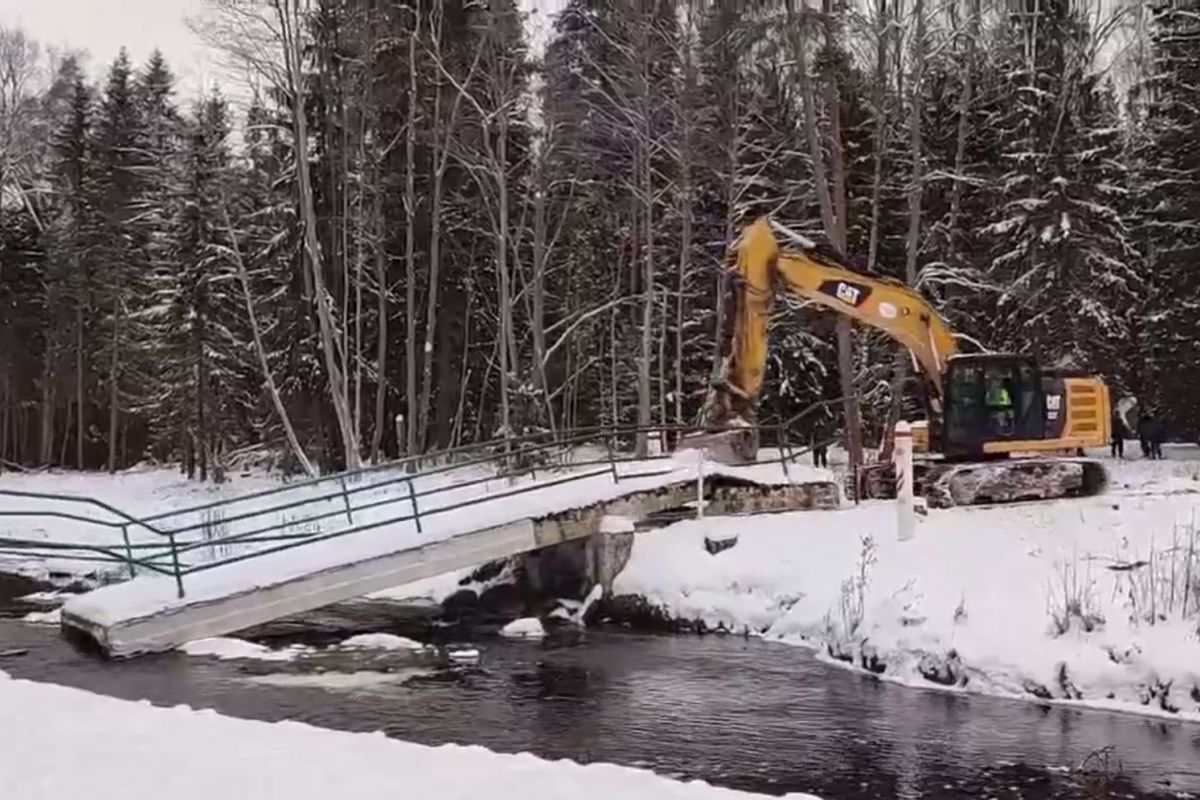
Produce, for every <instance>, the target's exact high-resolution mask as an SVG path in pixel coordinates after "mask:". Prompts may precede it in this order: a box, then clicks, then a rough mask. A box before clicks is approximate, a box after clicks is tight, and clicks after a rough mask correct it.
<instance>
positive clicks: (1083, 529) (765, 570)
mask: <svg viewBox="0 0 1200 800" xmlns="http://www.w3.org/2000/svg"><path fill="white" fill-rule="evenodd" d="M1112 472H1113V479H1114V481H1113V486H1112V488H1111V490H1110V492H1109V493H1108V494H1106V495H1104V496H1102V497H1096V498H1090V499H1081V500H1065V501H1059V502H1053V503H1029V504H1023V505H1010V506H997V507H988V508H956V509H949V510H944V511H933V512H930V514H929V515H928V516H925V517H922V518H921V519H920V522H919V527H918V532H917V536H916V539H915V540H913V541H911V542H906V543H900V542H898V541H897V536H896V520H895V510H894V507H893V505H892V504H890V503H866V504H863V505H861V506H858V507H848V508H845V509H841V510H838V511H810V512H804V513H797V514H781V515H777V516H758V517H754V518H742V519H738V518H707V519H704V520H691V521H686V522H681V523H677V524H675V525H673V526H670V527H668V528H664V529H662V530H657V531H650V532H645V533H641V534H639V535H638V536H637V538H636V540H635V542H634V546H633V552H632V555H631V557H630V562H629V564H628V566H627V567H626V568H625V570H624V571H623V572H622V573H621V574H620V575H619V576H618V578H617V580H616V582H615V585H614V587H613V591H614V594H615V595H616V598H615V600H614V601H612V602H610V603H609V605H608V611H609V613H610V614H614V615H617V616H618V617H620V618H624V619H627V620H637V621H640V622H643V623H646V622H650V623H655V622H657V624H660V625H665V626H667V627H672V626H673V627H676V628H682V629H690V630H725V631H731V632H735V633H749V634H753V635H759V636H763V637H765V638H768V639H773V640H778V641H782V642H787V643H791V644H799V645H804V646H808V647H812V648H814V649H816V650H818V651H819V652H820V653H821V654H822V655H823V656H824V657H826V658H829V659H831V660H834V661H837V662H838V663H843V664H847V665H849V666H851V667H853V668H855V669H860V670H866V671H869V672H872V673H875V674H877V675H880V676H881V677H883V678H885V679H888V680H893V681H897V682H900V683H907V684H915V685H922V686H939V687H943V688H949V689H952V690H955V691H965V692H979V693H985V694H991V695H1000V696H1007V697H1022V698H1034V699H1040V700H1053V701H1065V702H1076V703H1086V704H1090V705H1093V706H1097V707H1104V708H1111V709H1119V710H1122V711H1135V712H1138V713H1149V714H1161V715H1166V716H1171V717H1177V718H1184V719H1188V720H1193V721H1200V635H1198V631H1200V494H1197V492H1198V491H1200V463H1197V462H1195V461H1163V462H1113V463H1112ZM734 537H736V538H737V545H736V546H735V547H733V548H731V549H728V550H725V551H722V552H719V553H717V554H716V555H710V554H709V553H708V551H707V549H706V547H705V540H706V538H707V539H710V540H722V539H731V538H734Z"/></svg>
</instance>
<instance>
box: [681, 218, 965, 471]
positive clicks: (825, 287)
mask: <svg viewBox="0 0 1200 800" xmlns="http://www.w3.org/2000/svg"><path fill="white" fill-rule="evenodd" d="M734 269H735V271H736V274H737V280H736V284H737V286H736V289H735V299H736V304H737V306H736V311H735V312H734V317H733V340H732V344H731V346H730V350H729V354H728V356H727V357H726V360H725V365H724V374H723V375H722V376H721V378H720V379H718V381H717V382H716V383H715V385H714V387H713V391H712V392H711V393H710V395H709V401H708V405H707V407H706V409H705V415H704V416H705V422H706V424H707V425H708V426H709V427H718V426H728V425H729V424H730V423H731V422H734V421H736V420H739V419H740V420H743V421H749V420H750V419H752V416H753V405H754V399H755V398H756V397H757V395H758V393H759V391H760V390H761V389H762V382H763V372H764V370H765V368H766V361H767V349H768V331H767V329H768V322H769V319H770V314H771V306H772V304H773V302H774V299H775V296H776V294H777V293H782V294H785V295H792V296H795V297H799V298H802V299H804V300H808V301H810V302H813V303H817V304H818V305H821V306H823V307H825V308H828V309H830V310H832V311H835V312H837V313H839V314H845V315H846V316H848V317H850V318H852V319H854V320H857V321H858V322H860V323H862V324H864V325H868V326H870V327H872V328H876V329H878V330H880V331H883V332H884V333H886V334H887V335H889V336H890V337H892V338H893V339H895V340H896V341H898V342H900V343H901V344H903V345H904V346H905V347H906V348H907V349H908V351H909V352H910V353H911V354H912V356H913V360H914V361H915V363H916V365H917V366H918V368H919V369H920V370H921V372H922V373H923V374H924V376H925V378H926V380H927V381H928V384H929V386H930V389H931V391H932V393H933V396H934V397H933V399H935V400H940V399H941V396H942V394H943V387H942V373H943V369H944V366H945V364H946V360H947V359H948V358H950V356H952V355H954V354H955V352H956V346H955V343H954V337H953V335H952V334H951V332H950V329H949V327H948V326H947V325H946V322H945V320H943V319H942V318H941V317H940V316H939V315H938V313H937V312H936V311H935V310H934V309H933V307H932V306H931V305H930V304H929V302H928V301H926V300H925V299H924V298H923V297H921V295H920V294H918V293H917V292H916V291H914V290H913V289H911V288H909V287H908V286H906V285H905V284H903V283H900V282H897V281H892V280H889V279H886V278H881V277H878V276H872V275H864V274H862V273H859V272H855V271H853V270H850V269H848V268H847V267H845V266H843V265H841V264H839V263H837V262H836V261H835V260H833V259H830V258H827V257H825V256H822V255H820V254H818V253H817V252H816V251H815V250H810V249H807V248H792V249H786V250H785V249H781V248H780V246H779V243H778V241H777V240H776V238H775V234H774V232H773V231H772V229H771V224H770V222H769V221H768V220H767V219H766V218H760V219H758V220H757V221H756V222H754V223H752V224H751V225H749V226H747V227H746V229H745V230H744V231H743V232H742V235H741V238H740V239H739V241H738V243H737V246H736V261H735V263H734ZM749 447H750V448H751V449H757V443H754V444H753V445H749Z"/></svg>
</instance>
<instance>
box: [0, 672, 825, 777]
mask: <svg viewBox="0 0 1200 800" xmlns="http://www.w3.org/2000/svg"><path fill="white" fill-rule="evenodd" d="M0 719H2V720H4V724H3V725H0V776H3V779H2V780H3V790H2V795H3V796H4V797H6V798H8V797H11V798H20V800H62V798H64V797H86V798H88V800H162V799H163V798H171V800H212V798H241V797H246V798H251V797H253V798H264V800H265V799H266V798H287V800H330V798H342V797H344V798H353V800H395V798H397V797H401V796H404V797H415V798H437V800H478V799H479V797H480V796H481V794H486V795H487V796H488V797H489V798H491V800H562V799H563V798H573V799H576V800H591V799H593V798H594V800H601V799H603V800H608V798H637V799H638V800H752V799H753V798H757V797H761V796H759V795H751V794H747V793H744V792H738V791H733V790H731V789H721V788H717V787H713V786H709V785H708V784H706V783H701V782H698V781H693V782H690V783H681V782H678V781H673V780H670V779H668V778H663V777H660V776H658V775H655V774H653V773H651V772H647V771H645V770H638V769H630V768H627V767H618V766H614V765H610V764H592V765H588V766H582V765H579V764H575V763H573V762H569V761H544V760H542V759H539V758H536V757H535V756H532V755H529V754H527V753H523V754H520V755H499V754H496V753H491V752H489V751H487V750H484V749H483V748H480V747H460V746H457V745H446V746H443V747H426V746H423V745H417V744H411V743H409V742H401V741H397V740H395V739H389V738H387V737H385V736H384V735H383V734H381V733H376V734H367V733H345V732H341V731H332V730H325V729H322V728H315V727H312V726H310V725H303V724H300V723H296V722H279V723H267V722H252V721H248V720H239V719H232V718H229V717H223V716H220V715H218V714H216V713H214V712H212V711H195V710H192V709H190V708H187V707H186V706H176V707H175V708H155V707H153V706H151V705H149V704H148V703H145V702H142V703H131V702H128V701H125V700H116V699H113V698H109V697H100V696H98V695H93V694H90V693H88V692H83V691H80V690H78V689H68V688H64V687H61V686H50V685H46V684H40V683H32V682H29V681H21V680H13V679H11V678H9V677H8V676H7V675H6V674H5V673H3V672H0ZM64 764H69V765H70V769H63V765H64ZM787 797H788V798H791V800H802V798H803V797H804V796H802V795H788V796H787ZM809 800H811V798H809Z"/></svg>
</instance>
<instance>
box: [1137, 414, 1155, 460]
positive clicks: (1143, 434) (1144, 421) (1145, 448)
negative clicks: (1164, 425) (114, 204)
mask: <svg viewBox="0 0 1200 800" xmlns="http://www.w3.org/2000/svg"><path fill="white" fill-rule="evenodd" d="M1137 433H1138V442H1139V443H1140V444H1141V446H1142V458H1151V457H1152V455H1151V453H1150V415H1149V414H1148V413H1147V412H1146V411H1142V412H1141V415H1140V416H1139V417H1138V424H1137Z"/></svg>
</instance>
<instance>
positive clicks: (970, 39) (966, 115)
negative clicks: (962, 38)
mask: <svg viewBox="0 0 1200 800" xmlns="http://www.w3.org/2000/svg"><path fill="white" fill-rule="evenodd" d="M969 3H970V12H969V13H970V19H969V20H968V22H967V37H966V38H967V61H966V64H964V65H963V67H962V82H963V83H962V99H961V101H960V102H959V106H958V136H957V140H956V141H955V145H954V185H953V186H952V187H951V189H950V221H949V226H948V227H949V231H948V234H947V236H948V243H947V248H946V249H947V250H948V251H949V253H948V255H949V258H950V259H951V261H952V263H953V262H956V261H957V260H958V217H959V214H960V212H961V211H962V196H963V188H962V187H963V177H964V176H963V170H964V169H965V167H966V161H967V134H968V132H969V131H970V127H971V125H970V120H971V102H972V94H973V93H974V88H975V80H974V76H975V40H976V38H977V37H978V36H979V0H969Z"/></svg>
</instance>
